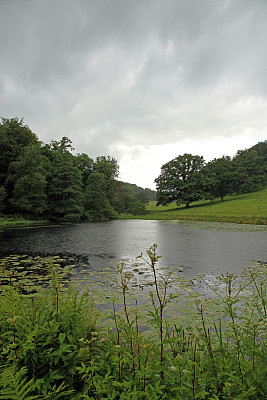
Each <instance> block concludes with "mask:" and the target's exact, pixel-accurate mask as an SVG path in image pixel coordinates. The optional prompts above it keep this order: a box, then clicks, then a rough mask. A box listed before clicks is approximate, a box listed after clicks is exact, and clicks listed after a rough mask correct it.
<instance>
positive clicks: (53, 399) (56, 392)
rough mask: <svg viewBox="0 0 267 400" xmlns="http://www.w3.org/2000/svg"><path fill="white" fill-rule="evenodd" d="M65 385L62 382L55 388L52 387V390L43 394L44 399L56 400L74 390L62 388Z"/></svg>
mask: <svg viewBox="0 0 267 400" xmlns="http://www.w3.org/2000/svg"><path fill="white" fill-rule="evenodd" d="M66 387H67V386H66V385H64V382H63V383H61V385H60V386H59V387H58V388H56V387H54V388H53V392H49V393H48V394H47V395H46V396H44V399H45V400H58V399H60V398H62V397H64V398H65V397H66V396H67V395H69V394H73V393H74V390H64V389H65V388H66Z"/></svg>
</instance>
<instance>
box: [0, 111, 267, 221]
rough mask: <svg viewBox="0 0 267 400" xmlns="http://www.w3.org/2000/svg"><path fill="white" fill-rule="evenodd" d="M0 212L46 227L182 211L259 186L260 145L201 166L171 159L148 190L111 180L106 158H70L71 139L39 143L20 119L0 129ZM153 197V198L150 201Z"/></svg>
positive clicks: (113, 165)
mask: <svg viewBox="0 0 267 400" xmlns="http://www.w3.org/2000/svg"><path fill="white" fill-rule="evenodd" d="M0 141H1V153H0V212H1V213H2V215H9V216H10V215H21V216H23V217H26V218H31V219H32V218H35V219H39V218H43V219H46V220H51V221H86V220H107V219H112V218H117V217H118V216H119V214H123V213H124V214H133V215H141V214H145V213H146V203H147V202H148V201H150V200H155V199H157V204H158V205H166V204H169V203H171V202H173V201H175V202H177V204H185V205H186V207H189V205H190V203H191V202H194V201H197V200H200V199H213V198H218V197H219V198H221V200H223V199H224V197H225V196H226V195H229V194H240V193H248V192H252V191H254V190H257V189H259V188H260V187H262V186H264V185H266V183H267V141H264V142H260V143H258V144H256V145H254V146H253V147H251V148H250V149H246V150H239V151H238V152H237V153H236V155H235V156H234V157H233V158H230V157H228V156H222V157H221V158H217V159H214V160H212V161H210V162H208V163H206V162H205V160H204V159H203V157H202V156H199V155H195V156H193V155H192V154H184V155H179V156H178V157H176V158H175V159H173V160H171V161H169V162H167V163H166V164H164V165H163V166H162V168H161V174H160V175H159V177H158V178H156V179H155V182H156V187H157V194H156V192H155V191H153V190H151V189H143V188H141V187H138V186H137V185H134V184H130V183H125V182H121V181H119V180H118V175H119V165H118V162H117V160H115V159H114V158H112V157H111V156H99V157H96V159H95V160H94V159H93V158H91V157H90V156H89V155H87V154H85V153H82V154H79V153H78V154H76V155H74V154H73V153H72V152H73V150H74V148H73V147H72V141H71V140H70V139H69V138H68V137H62V139H61V140H60V141H56V140H52V141H51V143H50V144H45V143H42V142H41V141H40V140H39V138H38V137H37V135H36V134H34V133H33V132H32V131H31V129H30V128H29V127H28V126H27V125H25V124H24V122H23V119H18V118H16V117H15V118H11V119H7V118H2V123H0ZM155 196H156V198H155Z"/></svg>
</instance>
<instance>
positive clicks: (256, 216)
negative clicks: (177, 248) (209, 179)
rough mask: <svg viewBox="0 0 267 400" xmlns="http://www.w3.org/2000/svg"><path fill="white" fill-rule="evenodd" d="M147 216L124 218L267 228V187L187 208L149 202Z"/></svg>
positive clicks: (202, 202) (200, 202)
mask: <svg viewBox="0 0 267 400" xmlns="http://www.w3.org/2000/svg"><path fill="white" fill-rule="evenodd" d="M147 211H148V213H147V214H146V215H139V216H134V217H133V216H130V215H124V216H123V218H141V219H166V220H175V219H181V220H193V221H217V222H235V223H242V224H260V225H267V187H266V188H264V189H261V190H259V191H257V192H253V193H247V194H242V195H237V196H226V197H225V199H224V201H220V199H215V200H201V201H197V202H195V203H191V204H190V208H185V206H177V205H176V203H172V204H170V205H168V206H158V207H157V206H156V202H155V201H154V202H150V203H149V204H148V206H147Z"/></svg>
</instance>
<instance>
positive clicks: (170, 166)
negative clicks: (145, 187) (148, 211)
mask: <svg viewBox="0 0 267 400" xmlns="http://www.w3.org/2000/svg"><path fill="white" fill-rule="evenodd" d="M203 165H204V159H203V157H202V156H193V155H192V154H187V153H185V154H184V155H181V156H178V157H176V158H174V159H173V160H171V161H169V162H167V163H166V164H164V165H163V166H162V167H161V173H160V175H159V177H158V178H156V179H155V182H156V187H157V205H160V204H162V205H166V204H169V203H171V202H172V201H176V202H177V204H186V207H189V204H190V203H191V202H193V201H196V200H199V199H200V198H201V197H202V185H201V177H200V174H199V172H200V171H201V169H202V168H203Z"/></svg>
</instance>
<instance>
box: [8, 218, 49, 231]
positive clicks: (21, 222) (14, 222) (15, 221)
mask: <svg viewBox="0 0 267 400" xmlns="http://www.w3.org/2000/svg"><path fill="white" fill-rule="evenodd" d="M44 224H48V221H44V220H31V219H25V218H23V217H20V216H1V217H0V228H15V227H20V226H21V227H23V226H25V227H26V226H34V225H44Z"/></svg>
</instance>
